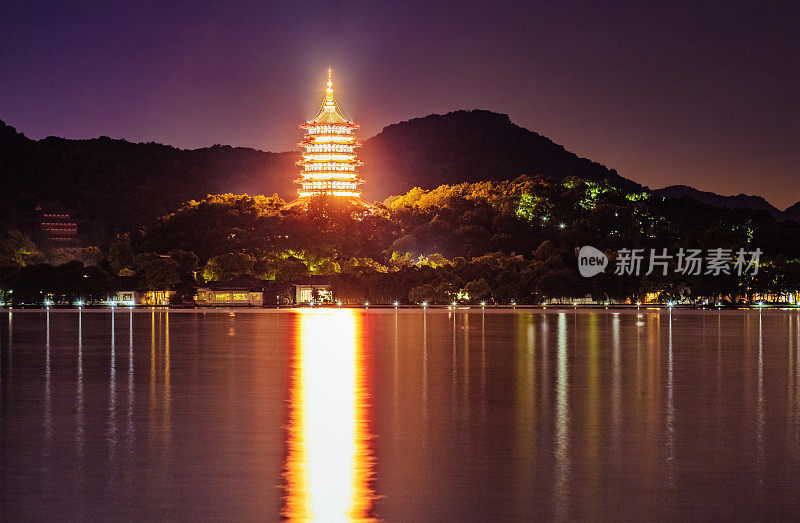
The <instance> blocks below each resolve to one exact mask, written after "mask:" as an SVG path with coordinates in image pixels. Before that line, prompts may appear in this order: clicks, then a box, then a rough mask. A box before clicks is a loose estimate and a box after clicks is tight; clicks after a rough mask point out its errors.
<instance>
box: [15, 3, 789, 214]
mask: <svg viewBox="0 0 800 523" xmlns="http://www.w3.org/2000/svg"><path fill="white" fill-rule="evenodd" d="M300 5H302V8H300V7H298V6H300ZM798 20H800V7H798V4H797V3H795V2H792V3H790V2H773V3H757V2H746V3H742V2H737V3H735V4H734V3H718V4H713V3H704V4H703V5H699V4H697V3H694V2H671V3H669V4H668V5H662V6H659V5H656V4H655V3H642V2H630V3H623V2H617V3H607V2H596V3H589V2H529V3H526V5H524V6H522V5H507V6H504V5H501V4H500V3H498V2H494V3H491V2H462V3H450V2H448V3H436V2H430V1H428V2H420V1H405V2H393V3H375V2H348V3H345V4H341V5H339V4H337V3H335V2H303V3H302V4H295V3H290V2H281V3H275V4H270V3H269V2H263V1H262V2H226V3H218V4H216V5H202V4H200V3H196V2H183V1H176V2H153V1H149V2H138V3H126V2H100V1H96V2H39V1H17V0H10V1H7V2H4V3H3V7H2V16H0V79H1V80H0V119H3V120H4V121H5V122H6V123H8V124H9V125H12V126H14V127H16V128H17V129H18V130H19V131H21V132H23V133H25V134H26V135H27V136H29V137H31V138H37V139H38V138H42V137H45V136H48V135H56V136H64V137H69V138H90V137H96V136H101V135H107V136H111V137H114V138H125V139H128V140H132V141H156V142H161V143H165V144H170V145H175V146H178V147H187V148H195V147H203V146H208V145H212V144H217V143H219V144H230V145H233V146H248V147H255V148H258V149H262V150H270V151H284V150H290V149H292V150H296V149H297V142H298V141H299V140H300V139H301V137H302V132H301V131H300V130H299V129H298V128H297V124H299V123H301V122H302V121H303V120H306V119H308V118H311V117H312V116H313V115H314V114H315V112H316V111H317V109H318V108H319V102H320V99H321V96H322V92H323V89H324V84H325V80H326V74H327V68H328V67H329V66H331V67H333V71H334V79H335V82H336V92H337V97H338V99H339V101H340V104H341V106H342V109H343V111H344V113H345V115H346V116H347V117H349V118H351V119H353V120H355V121H357V122H359V123H360V124H361V125H362V128H361V137H362V139H365V138H368V137H370V136H373V135H375V134H376V133H378V132H380V130H381V129H382V128H383V127H384V126H385V125H389V124H391V123H395V122H399V121H402V120H408V119H410V118H414V117H419V116H425V115H427V114H430V113H445V112H448V111H452V110H455V109H473V108H483V109H489V110H492V111H497V112H502V113H507V114H509V116H510V117H511V120H512V121H513V122H515V123H517V124H519V125H521V126H524V127H527V128H529V129H531V130H533V131H536V132H538V133H540V134H543V135H545V136H547V137H549V138H551V139H553V140H554V141H556V142H558V143H561V144H563V145H564V146H565V147H566V148H567V149H569V150H571V151H573V152H575V153H577V154H579V155H581V156H585V157H588V158H591V159H593V160H596V161H598V162H601V163H603V164H605V165H607V166H608V167H611V168H614V169H617V170H618V171H619V173H620V174H621V175H622V176H625V177H627V178H630V179H632V180H635V181H637V182H640V183H642V184H645V185H648V186H650V187H652V188H657V187H663V186H666V185H672V184H687V185H692V186H694V187H697V188H699V189H702V190H710V191H714V192H717V193H720V194H726V195H727V194H738V193H748V194H759V195H762V196H764V197H765V198H767V199H768V200H769V201H770V202H771V203H773V204H774V205H776V206H777V207H779V208H784V207H786V206H788V205H791V204H793V203H795V202H797V201H798V200H800V176H798V174H800V147H798V145H797V144H798V143H800V124H798V117H799V116H800V97H798V93H800V67H798V64H800V46H798V45H797V41H798V36H800V29H798ZM531 174H534V173H531Z"/></svg>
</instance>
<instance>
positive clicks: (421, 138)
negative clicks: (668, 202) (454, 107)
mask: <svg viewBox="0 0 800 523" xmlns="http://www.w3.org/2000/svg"><path fill="white" fill-rule="evenodd" d="M361 157H362V159H363V160H364V167H363V168H362V172H363V173H364V178H365V179H366V180H367V185H366V190H365V193H366V194H365V195H366V196H367V198H368V199H372V198H374V199H382V198H385V197H386V196H388V195H394V194H402V193H404V192H406V191H408V190H409V189H410V188H412V187H414V186H420V187H422V188H424V189H430V188H434V187H438V186H439V185H443V184H455V183H462V182H477V181H501V180H511V179H513V178H516V177H517V176H519V175H521V174H528V175H538V176H542V177H544V178H550V179H556V180H560V179H563V178H565V177H567V176H577V177H579V178H583V179H585V180H594V181H597V180H602V179H608V180H610V181H612V182H613V183H614V184H616V185H621V186H626V187H631V188H639V185H638V184H635V183H633V182H631V181H630V180H627V179H625V178H623V177H622V176H620V175H619V174H618V173H617V172H616V171H615V170H613V169H609V168H608V167H605V166H604V165H601V164H599V163H597V162H593V161H591V160H588V159H586V158H581V157H579V156H578V155H576V154H574V153H572V152H570V151H568V150H567V149H565V148H564V147H563V146H561V145H558V144H556V143H554V142H553V141H552V140H550V139H548V138H546V137H544V136H541V135H539V134H537V133H535V132H532V131H529V130H528V129H525V128H524V127H520V126H518V125H515V124H514V123H512V122H511V120H510V119H509V117H508V115H505V114H499V113H494V112H491V111H483V110H475V111H454V112H451V113H447V114H444V115H441V114H432V115H430V116H426V117H424V118H415V119H413V120H408V121H405V122H401V123H397V124H393V125H389V126H387V127H385V128H384V129H383V131H381V132H380V133H379V134H378V135H376V136H374V137H372V138H370V139H368V140H366V141H365V143H364V147H363V149H362V152H361Z"/></svg>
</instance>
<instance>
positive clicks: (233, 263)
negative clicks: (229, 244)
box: [203, 253, 256, 281]
mask: <svg viewBox="0 0 800 523" xmlns="http://www.w3.org/2000/svg"><path fill="white" fill-rule="evenodd" d="M255 262H256V260H255V258H253V257H252V256H250V255H249V254H244V253H238V254H234V253H230V254H220V255H219V256H214V257H213V258H211V259H210V260H208V261H207V262H206V265H205V267H203V279H205V280H206V281H228V280H231V279H233V278H235V277H237V276H242V275H244V274H249V275H252V274H253V266H254V264H255Z"/></svg>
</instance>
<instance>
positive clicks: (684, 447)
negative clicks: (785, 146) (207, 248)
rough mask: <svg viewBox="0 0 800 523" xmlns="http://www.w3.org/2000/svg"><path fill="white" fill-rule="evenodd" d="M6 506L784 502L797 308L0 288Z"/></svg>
mask: <svg viewBox="0 0 800 523" xmlns="http://www.w3.org/2000/svg"><path fill="white" fill-rule="evenodd" d="M0 380H1V381H0V445H2V448H0V478H1V481H2V489H0V496H1V498H0V502H1V503H2V509H1V512H0V516H2V518H3V519H21V518H25V519H29V518H60V519H76V518H89V519H114V518H116V519H120V518H137V519H144V518H151V519H152V518H169V519H201V520H208V519H225V520H276V519H280V518H282V517H283V518H290V519H310V518H318V519H320V520H324V521H336V520H339V521H341V520H350V519H369V518H375V519H380V520H389V521H452V520H459V521H486V520H511V521H519V520H531V519H577V518H590V519H609V518H635V519H637V520H639V519H652V518H672V519H675V518H681V519H686V518H691V519H708V518H715V519H720V518H725V519H752V518H762V519H767V518H770V519H776V518H782V519H795V520H796V519H797V518H798V517H800V316H798V313H797V312H796V311H767V310H764V311H758V310H753V311H677V310H675V311H672V312H670V311H669V310H661V311H659V310H644V309H643V310H642V311H635V310H620V311H614V310H571V309H570V310H561V311H559V310H547V311H542V310H530V311H523V310H517V311H509V310H503V311H493V310H486V311H485V312H484V311H481V310H480V309H473V310H466V309H464V310H457V311H455V312H454V311H448V310H427V311H422V310H402V309H401V310H399V311H395V310H391V309H385V310H380V309H368V310H364V309H298V310H289V311H286V310H284V311H270V310H257V311H236V312H235V314H234V313H229V312H227V311H205V312H203V311H199V312H198V311H177V310H173V311H167V310H149V309H148V310H136V311H129V310H127V309H118V310H117V311H116V312H115V313H113V314H112V313H111V312H109V311H99V310H84V311H82V312H80V313H79V312H78V311H77V310H52V311H50V312H45V311H17V310H15V311H12V312H9V311H7V310H3V311H0Z"/></svg>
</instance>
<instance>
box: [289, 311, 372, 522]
mask: <svg viewBox="0 0 800 523" xmlns="http://www.w3.org/2000/svg"><path fill="white" fill-rule="evenodd" d="M360 327H361V317H360V315H359V312H357V311H354V310H349V309H336V310H321V309H307V310H302V311H299V312H298V317H297V325H296V336H297V338H296V339H297V341H296V346H295V349H294V350H295V352H294V357H293V370H292V382H291V393H290V409H291V411H290V416H289V428H288V456H287V459H286V467H285V470H284V480H285V489H286V495H285V499H284V509H283V514H284V516H285V517H287V518H290V519H296V520H310V519H312V520H313V519H316V520H324V521H343V520H345V521H346V520H363V519H370V518H371V517H372V516H371V511H372V506H373V502H374V495H373V492H372V488H371V478H372V475H373V466H374V458H373V456H372V451H371V449H370V442H369V440H370V435H369V423H368V412H367V409H368V397H367V390H366V385H365V376H364V373H365V362H364V353H363V349H362V346H361V343H360V342H361V339H362V333H361V328H360Z"/></svg>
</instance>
